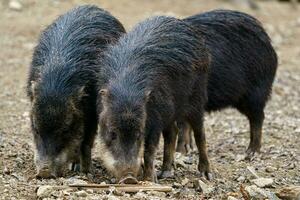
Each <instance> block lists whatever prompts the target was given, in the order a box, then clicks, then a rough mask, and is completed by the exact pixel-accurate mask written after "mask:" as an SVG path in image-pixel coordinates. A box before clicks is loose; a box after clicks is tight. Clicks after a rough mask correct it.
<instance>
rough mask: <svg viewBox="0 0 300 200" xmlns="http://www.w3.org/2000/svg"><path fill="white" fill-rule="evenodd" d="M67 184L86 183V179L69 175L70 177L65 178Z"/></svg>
mask: <svg viewBox="0 0 300 200" xmlns="http://www.w3.org/2000/svg"><path fill="white" fill-rule="evenodd" d="M66 182H67V184H69V185H72V184H87V182H86V181H84V180H81V179H78V178H77V177H71V178H68V179H67V180H66Z"/></svg>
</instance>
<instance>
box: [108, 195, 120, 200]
mask: <svg viewBox="0 0 300 200" xmlns="http://www.w3.org/2000/svg"><path fill="white" fill-rule="evenodd" d="M119 199H120V198H118V197H116V196H114V195H109V196H108V197H107V200H119Z"/></svg>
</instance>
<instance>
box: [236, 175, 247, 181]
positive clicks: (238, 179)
mask: <svg viewBox="0 0 300 200" xmlns="http://www.w3.org/2000/svg"><path fill="white" fill-rule="evenodd" d="M236 180H237V181H238V182H244V181H245V180H246V178H245V177H244V176H240V177H238V178H237V179H236Z"/></svg>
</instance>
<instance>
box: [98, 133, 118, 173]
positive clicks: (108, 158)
mask: <svg viewBox="0 0 300 200" xmlns="http://www.w3.org/2000/svg"><path fill="white" fill-rule="evenodd" d="M99 146H100V153H101V156H100V159H101V160H102V161H103V163H104V165H105V167H106V168H107V169H108V170H109V171H112V172H113V171H114V169H115V163H116V160H115V159H114V157H113V155H112V154H111V153H110V152H109V151H108V150H107V147H106V145H105V144H104V143H103V142H102V141H101V139H100V142H99Z"/></svg>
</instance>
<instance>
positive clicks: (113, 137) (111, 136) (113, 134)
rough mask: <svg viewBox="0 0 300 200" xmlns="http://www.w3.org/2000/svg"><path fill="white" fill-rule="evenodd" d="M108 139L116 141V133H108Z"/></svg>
mask: <svg viewBox="0 0 300 200" xmlns="http://www.w3.org/2000/svg"><path fill="white" fill-rule="evenodd" d="M109 134H110V138H111V140H116V139H117V133H116V132H110V133H109Z"/></svg>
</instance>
